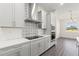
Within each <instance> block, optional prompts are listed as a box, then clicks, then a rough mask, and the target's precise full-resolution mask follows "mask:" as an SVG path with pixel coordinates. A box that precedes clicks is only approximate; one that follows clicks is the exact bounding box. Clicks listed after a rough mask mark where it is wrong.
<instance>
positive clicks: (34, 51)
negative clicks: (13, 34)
mask: <svg viewBox="0 0 79 59" xmlns="http://www.w3.org/2000/svg"><path fill="white" fill-rule="evenodd" d="M49 48H50V36H46V37H41V38H38V39H34V40H30V42H28V43H25V44H19V45H15V46H11V47H7V48H4V49H0V56H39V55H41V54H42V53H43V52H45V51H46V50H47V49H49Z"/></svg>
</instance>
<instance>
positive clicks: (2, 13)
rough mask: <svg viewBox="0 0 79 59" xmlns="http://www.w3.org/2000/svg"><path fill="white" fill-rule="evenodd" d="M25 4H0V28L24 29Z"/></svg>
mask: <svg viewBox="0 0 79 59" xmlns="http://www.w3.org/2000/svg"><path fill="white" fill-rule="evenodd" d="M24 17H25V10H24V3H0V26H9V27H13V26H16V27H24Z"/></svg>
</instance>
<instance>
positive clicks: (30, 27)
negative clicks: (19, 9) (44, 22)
mask: <svg viewBox="0 0 79 59" xmlns="http://www.w3.org/2000/svg"><path fill="white" fill-rule="evenodd" d="M35 35H38V26H37V24H35V23H31V22H26V23H25V28H24V37H29V36H35Z"/></svg>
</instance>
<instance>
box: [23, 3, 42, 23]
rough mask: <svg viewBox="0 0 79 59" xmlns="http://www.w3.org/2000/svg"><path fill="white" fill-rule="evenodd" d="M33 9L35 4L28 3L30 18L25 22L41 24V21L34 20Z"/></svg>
mask: <svg viewBox="0 0 79 59" xmlns="http://www.w3.org/2000/svg"><path fill="white" fill-rule="evenodd" d="M33 7H34V3H28V13H27V14H28V17H27V18H26V19H25V20H24V21H25V22H31V23H41V22H40V21H38V20H34V19H33V18H32V10H33Z"/></svg>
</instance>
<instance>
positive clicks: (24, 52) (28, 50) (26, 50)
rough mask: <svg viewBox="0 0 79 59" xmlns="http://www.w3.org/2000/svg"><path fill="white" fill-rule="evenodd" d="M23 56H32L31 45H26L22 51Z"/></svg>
mask: <svg viewBox="0 0 79 59" xmlns="http://www.w3.org/2000/svg"><path fill="white" fill-rule="evenodd" d="M20 55H21V56H30V44H25V45H23V46H22V47H21V49H20Z"/></svg>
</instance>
